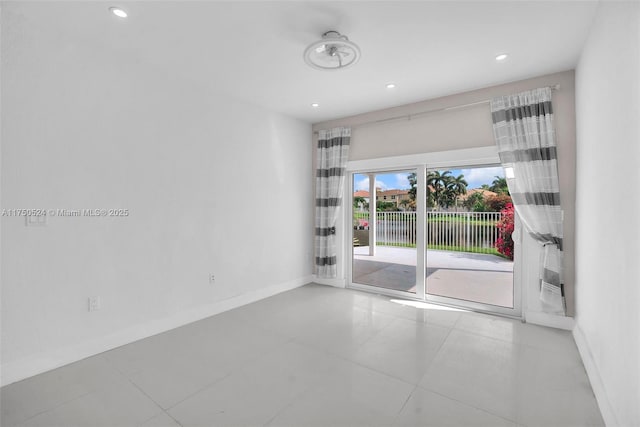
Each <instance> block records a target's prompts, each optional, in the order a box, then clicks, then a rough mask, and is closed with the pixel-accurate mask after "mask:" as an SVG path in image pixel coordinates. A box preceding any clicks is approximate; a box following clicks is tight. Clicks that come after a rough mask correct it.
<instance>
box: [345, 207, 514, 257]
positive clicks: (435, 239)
mask: <svg viewBox="0 0 640 427" xmlns="http://www.w3.org/2000/svg"><path fill="white" fill-rule="evenodd" d="M501 218H502V214H501V213H500V212H427V245H428V246H429V247H430V248H432V249H447V250H456V251H462V252H487V253H489V252H493V249H494V247H495V242H496V240H497V239H498V228H497V227H496V224H497V222H498V221H499V220H500V219H501ZM368 224H369V212H355V213H354V226H357V227H359V228H368ZM376 230H377V232H376V241H377V244H378V245H386V246H407V247H415V245H416V212H377V228H376Z"/></svg>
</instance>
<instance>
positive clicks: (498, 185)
mask: <svg viewBox="0 0 640 427" xmlns="http://www.w3.org/2000/svg"><path fill="white" fill-rule="evenodd" d="M489 190H491V191H493V192H494V193H499V194H509V186H508V185H507V179H506V178H505V177H502V176H497V175H496V179H494V180H493V182H492V183H491V187H489Z"/></svg>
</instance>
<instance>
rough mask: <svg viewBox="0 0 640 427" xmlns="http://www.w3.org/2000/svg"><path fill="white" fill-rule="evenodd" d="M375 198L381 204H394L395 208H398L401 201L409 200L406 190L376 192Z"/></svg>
mask: <svg viewBox="0 0 640 427" xmlns="http://www.w3.org/2000/svg"><path fill="white" fill-rule="evenodd" d="M376 197H377V198H378V200H380V201H381V202H391V203H395V205H396V206H400V203H401V202H402V201H403V200H409V199H410V197H409V191H408V190H386V191H377V192H376Z"/></svg>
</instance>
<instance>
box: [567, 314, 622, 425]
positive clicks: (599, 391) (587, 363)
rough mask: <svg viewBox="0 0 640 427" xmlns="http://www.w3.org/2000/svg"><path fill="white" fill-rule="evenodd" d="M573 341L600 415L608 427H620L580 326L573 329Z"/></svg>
mask: <svg viewBox="0 0 640 427" xmlns="http://www.w3.org/2000/svg"><path fill="white" fill-rule="evenodd" d="M573 339H574V340H575V342H576V346H577V347H578V352H579V353H580V357H581V358H582V363H583V364H584V369H585V370H586V371H587V376H588V377H589V382H590V383H591V388H592V389H593V394H595V396H596V401H597V402H598V406H599V408H600V414H602V419H603V420H604V423H605V425H606V426H608V427H616V426H619V425H620V424H619V423H618V420H617V418H616V415H615V412H614V411H613V408H612V407H611V403H610V402H609V397H608V396H607V392H606V390H605V388H604V383H603V382H602V378H601V377H600V372H599V371H598V367H597V366H596V363H595V360H594V359H593V355H592V353H591V349H590V348H589V344H588V343H587V340H586V337H585V336H584V332H582V329H581V328H580V325H578V324H576V326H575V327H574V328H573Z"/></svg>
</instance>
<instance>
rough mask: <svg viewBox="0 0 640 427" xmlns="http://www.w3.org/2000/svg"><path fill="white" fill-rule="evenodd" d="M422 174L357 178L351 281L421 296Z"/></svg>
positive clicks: (354, 177) (354, 178) (406, 172)
mask: <svg viewBox="0 0 640 427" xmlns="http://www.w3.org/2000/svg"><path fill="white" fill-rule="evenodd" d="M415 180H416V173H415V171H412V170H403V171H391V172H365V173H356V174H353V175H352V182H351V184H352V186H351V187H352V192H351V193H352V198H351V204H352V206H351V207H352V230H353V231H352V236H351V237H352V251H351V254H352V262H351V266H352V268H351V281H352V283H355V284H360V285H368V286H375V287H379V288H385V289H389V290H392V291H398V292H403V293H404V292H406V293H409V294H414V295H415V294H416V277H417V276H416V265H417V258H418V250H417V246H416V237H417V227H416V225H417V222H416V210H415V191H416V181H415Z"/></svg>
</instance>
